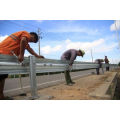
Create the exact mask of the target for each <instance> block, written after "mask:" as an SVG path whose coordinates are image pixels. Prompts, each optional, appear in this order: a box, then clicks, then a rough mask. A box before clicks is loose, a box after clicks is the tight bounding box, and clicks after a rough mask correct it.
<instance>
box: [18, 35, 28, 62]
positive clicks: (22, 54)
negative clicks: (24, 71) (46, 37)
mask: <svg viewBox="0 0 120 120" xmlns="http://www.w3.org/2000/svg"><path fill="white" fill-rule="evenodd" d="M26 43H27V39H26V37H22V38H21V42H20V55H19V56H18V60H19V61H20V62H22V61H23V59H24V52H25V47H26Z"/></svg>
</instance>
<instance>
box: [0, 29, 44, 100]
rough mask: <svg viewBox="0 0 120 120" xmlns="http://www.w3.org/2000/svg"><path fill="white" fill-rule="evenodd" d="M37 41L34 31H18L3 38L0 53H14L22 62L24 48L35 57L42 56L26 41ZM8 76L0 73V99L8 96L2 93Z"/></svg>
mask: <svg viewBox="0 0 120 120" xmlns="http://www.w3.org/2000/svg"><path fill="white" fill-rule="evenodd" d="M30 42H33V43H37V42H38V35H37V34H36V33H35V32H30V33H28V32H27V31H19V32H16V33H13V34H11V35H10V36H8V37H7V38H6V39H5V40H3V41H2V42H1V43H0V54H4V55H11V56H13V55H16V56H17V57H18V60H19V61H20V62H22V61H23V60H24V52H25V49H26V50H27V51H28V52H29V53H31V54H32V55H34V56H35V57H37V58H44V57H43V56H39V55H38V54H37V53H36V52H35V51H34V50H33V49H32V48H31V47H30V45H29V44H28V43H30ZM7 77H8V75H7V74H5V75H2V74H0V99H1V100H4V99H9V97H5V96H4V94H3V90H4V84H5V79H6V78H7Z"/></svg>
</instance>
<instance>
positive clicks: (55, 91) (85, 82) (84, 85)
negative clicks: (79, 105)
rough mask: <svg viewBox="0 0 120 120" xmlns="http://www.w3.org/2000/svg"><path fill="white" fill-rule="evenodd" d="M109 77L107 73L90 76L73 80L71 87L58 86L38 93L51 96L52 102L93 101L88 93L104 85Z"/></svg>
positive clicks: (110, 73)
mask: <svg viewBox="0 0 120 120" xmlns="http://www.w3.org/2000/svg"><path fill="white" fill-rule="evenodd" d="M110 75H112V72H107V73H105V74H104V75H90V76H87V77H83V78H80V79H76V80H74V82H75V83H76V84H74V85H73V86H67V85H65V84H60V85H56V86H53V87H49V88H45V89H41V90H39V91H38V93H39V94H46V95H50V96H53V98H52V100H93V99H96V98H93V97H90V96H89V93H90V92H92V91H94V90H95V89H96V88H97V87H98V86H99V85H101V84H102V83H104V81H105V80H106V79H107V77H108V76H110Z"/></svg>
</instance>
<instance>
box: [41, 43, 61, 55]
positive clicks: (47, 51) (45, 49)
mask: <svg viewBox="0 0 120 120" xmlns="http://www.w3.org/2000/svg"><path fill="white" fill-rule="evenodd" d="M61 48H62V46H61V45H56V46H55V47H51V46H50V45H47V46H45V47H42V48H41V51H42V54H50V53H53V52H57V51H59V50H60V49H61Z"/></svg>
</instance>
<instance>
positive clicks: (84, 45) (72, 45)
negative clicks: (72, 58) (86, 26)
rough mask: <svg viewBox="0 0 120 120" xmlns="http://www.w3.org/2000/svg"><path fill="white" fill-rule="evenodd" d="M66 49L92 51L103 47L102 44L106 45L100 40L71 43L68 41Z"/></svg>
mask: <svg viewBox="0 0 120 120" xmlns="http://www.w3.org/2000/svg"><path fill="white" fill-rule="evenodd" d="M65 42H66V44H67V45H66V49H80V48H81V49H84V50H86V51H88V50H90V49H92V48H93V47H97V46H98V45H101V44H102V43H104V39H99V40H95V41H93V42H71V41H70V40H69V42H68V40H66V41H65Z"/></svg>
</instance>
